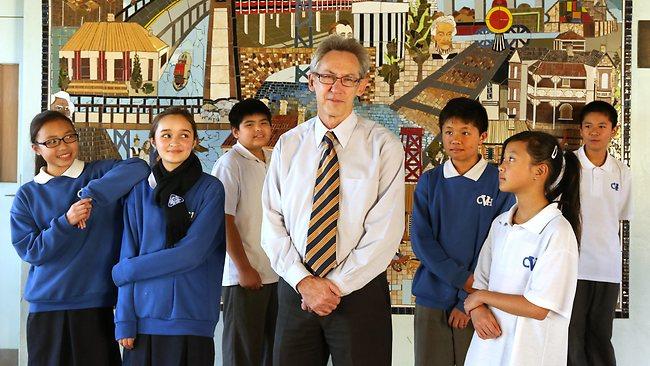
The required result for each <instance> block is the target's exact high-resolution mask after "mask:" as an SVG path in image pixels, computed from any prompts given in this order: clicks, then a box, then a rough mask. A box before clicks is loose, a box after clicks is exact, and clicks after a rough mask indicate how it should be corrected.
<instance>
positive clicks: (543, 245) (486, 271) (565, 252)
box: [465, 203, 578, 366]
mask: <svg viewBox="0 0 650 366" xmlns="http://www.w3.org/2000/svg"><path fill="white" fill-rule="evenodd" d="M516 210H517V205H516V204H515V206H513V207H512V208H511V209H510V211H508V212H504V213H503V214H501V215H499V216H498V217H497V218H496V219H495V220H494V222H493V223H492V227H491V228H490V233H489V235H488V238H487V239H486V241H485V244H484V245H483V248H482V249H481V254H480V255H479V259H478V264H477V266H476V271H475V273H474V288H476V289H479V290H489V291H493V292H500V293H504V294H514V295H523V296H524V297H525V298H526V299H527V300H528V301H530V302H531V303H533V304H535V305H537V306H540V307H542V308H545V309H548V310H550V311H549V313H548V315H547V317H546V319H544V320H542V321H540V320H536V319H532V318H526V317H522V316H516V315H512V314H509V313H506V312H504V311H501V310H499V309H497V308H494V307H490V310H492V312H493V313H494V316H495V317H496V319H497V322H498V323H499V326H500V327H501V336H499V337H498V338H496V339H489V340H483V339H480V338H479V337H478V335H477V334H476V333H475V334H474V337H473V338H472V342H471V344H470V347H469V350H468V353H467V359H466V361H465V365H467V366H521V365H526V366H557V365H566V360H567V343H568V329H569V320H570V319H571V310H572V307H573V297H574V295H575V289H576V282H577V272H578V244H577V240H576V237H575V235H574V233H573V229H572V228H571V225H570V224H569V222H568V221H567V220H566V219H565V218H564V216H562V212H560V210H558V208H557V204H556V203H551V204H549V205H548V206H546V207H545V208H544V209H543V210H541V211H540V212H539V213H538V214H537V215H535V216H534V217H533V218H531V219H530V220H528V221H527V222H525V223H523V224H521V225H518V224H513V222H512V219H513V216H514V213H515V212H516Z"/></svg>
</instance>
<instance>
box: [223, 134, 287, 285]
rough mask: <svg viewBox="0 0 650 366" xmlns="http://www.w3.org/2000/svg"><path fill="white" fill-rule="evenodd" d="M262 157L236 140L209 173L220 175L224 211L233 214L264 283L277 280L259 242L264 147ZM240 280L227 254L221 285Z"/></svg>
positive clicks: (268, 155)
mask: <svg viewBox="0 0 650 366" xmlns="http://www.w3.org/2000/svg"><path fill="white" fill-rule="evenodd" d="M264 155H265V157H264V159H265V160H266V162H264V161H261V160H260V159H258V158H257V157H256V156H255V155H253V154H252V153H251V152H250V151H248V150H247V149H246V148H245V147H244V146H243V145H242V144H240V143H239V142H237V143H236V144H235V145H234V146H233V147H232V149H231V150H230V151H228V152H227V153H225V154H224V155H223V156H221V157H220V158H219V160H217V162H216V163H215V164H214V167H213V168H212V175H214V176H215V177H217V178H219V180H220V181H221V183H223V187H224V189H225V191H226V201H225V204H224V209H225V213H226V214H227V215H232V216H234V217H235V225H236V226H237V230H238V231H239V236H240V237H241V241H242V245H243V246H244V251H245V252H246V256H247V257H248V261H249V262H250V264H251V266H252V267H253V268H255V270H256V271H257V272H258V273H259V274H260V277H261V279H262V283H263V284H268V283H275V282H278V275H277V274H276V273H275V272H274V271H273V268H271V263H270V262H269V258H268V257H267V256H266V253H264V250H262V246H261V244H260V236H261V233H260V230H261V225H262V187H263V185H264V178H265V176H266V169H267V163H268V162H269V161H270V159H271V154H270V153H269V152H267V151H264ZM238 284H239V273H238V271H237V267H236V266H235V263H234V262H233V261H232V259H231V258H230V256H229V255H228V254H226V262H225V265H224V268H223V281H222V285H223V286H233V285H238Z"/></svg>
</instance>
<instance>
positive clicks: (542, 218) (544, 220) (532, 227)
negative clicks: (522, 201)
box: [499, 202, 562, 234]
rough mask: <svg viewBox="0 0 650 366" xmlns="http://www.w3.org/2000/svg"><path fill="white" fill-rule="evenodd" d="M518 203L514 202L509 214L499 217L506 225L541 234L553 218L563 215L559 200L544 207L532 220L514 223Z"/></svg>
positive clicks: (502, 223)
mask: <svg viewBox="0 0 650 366" xmlns="http://www.w3.org/2000/svg"><path fill="white" fill-rule="evenodd" d="M517 206H518V204H516V203H515V204H514V205H513V206H512V207H511V208H510V210H508V214H507V215H504V216H502V217H500V218H499V223H500V224H501V225H504V226H520V227H522V228H524V229H526V230H528V231H530V232H532V233H535V234H540V233H541V232H542V230H544V228H545V227H546V225H548V223H549V222H551V220H553V219H554V218H556V217H558V216H559V215H562V212H561V211H560V210H559V209H558V208H557V202H551V203H549V204H548V205H547V206H546V207H544V208H543V209H542V210H541V211H540V212H538V213H537V215H535V216H533V217H532V218H531V219H530V220H528V221H526V222H524V223H523V224H513V223H512V222H513V219H514V216H515V212H517Z"/></svg>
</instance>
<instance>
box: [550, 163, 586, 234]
mask: <svg viewBox="0 0 650 366" xmlns="http://www.w3.org/2000/svg"><path fill="white" fill-rule="evenodd" d="M560 155H562V159H563V164H564V167H563V173H562V176H561V177H558V178H559V179H560V182H559V183H558V184H557V185H555V187H553V186H551V187H550V189H549V190H548V191H546V192H545V195H546V198H547V199H548V200H549V201H550V202H557V203H558V208H559V209H560V211H562V215H563V216H564V217H565V218H566V219H567V221H568V222H569V224H571V227H572V228H573V232H574V233H575V235H576V239H577V240H578V245H580V237H581V233H582V224H581V219H580V161H579V160H578V157H577V156H576V155H575V154H574V153H573V152H566V153H563V154H560ZM556 179H557V178H556Z"/></svg>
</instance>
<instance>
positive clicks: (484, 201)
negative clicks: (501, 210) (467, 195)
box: [476, 194, 492, 206]
mask: <svg viewBox="0 0 650 366" xmlns="http://www.w3.org/2000/svg"><path fill="white" fill-rule="evenodd" d="M476 203H478V204H479V205H483V206H492V197H490V196H488V195H487V194H482V195H480V196H478V197H476Z"/></svg>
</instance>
